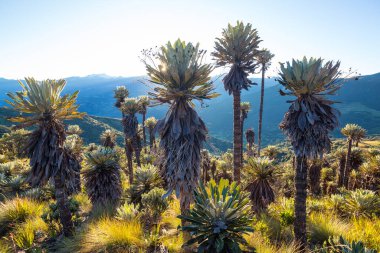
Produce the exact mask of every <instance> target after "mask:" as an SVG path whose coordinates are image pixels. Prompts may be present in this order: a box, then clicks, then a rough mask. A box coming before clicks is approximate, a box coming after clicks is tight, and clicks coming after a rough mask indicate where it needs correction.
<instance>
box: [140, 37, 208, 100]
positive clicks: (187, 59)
mask: <svg viewBox="0 0 380 253" xmlns="http://www.w3.org/2000/svg"><path fill="white" fill-rule="evenodd" d="M204 55H205V51H202V50H199V44H196V45H195V46H194V45H193V44H192V43H187V44H186V43H185V42H184V41H181V40H180V39H178V40H177V41H176V42H175V43H174V44H171V43H170V42H168V43H167V44H166V46H162V47H161V48H160V50H159V52H158V53H157V54H155V55H154V57H155V60H154V59H152V57H151V56H148V55H147V57H148V58H149V59H150V60H151V63H148V62H147V59H146V60H143V62H144V64H145V66H146V70H147V72H148V75H149V78H150V79H149V81H150V82H152V83H155V84H157V85H158V86H157V87H155V88H154V92H150V93H149V95H151V96H152V97H153V99H154V100H156V101H157V102H158V103H169V104H170V103H172V102H173V101H175V100H178V99H183V100H185V101H191V100H192V99H196V100H199V101H202V100H203V99H210V98H213V97H215V96H216V93H213V92H212V90H213V89H214V87H213V85H212V83H211V81H210V80H211V77H210V74H211V72H212V70H213V67H212V65H211V64H204V63H203V60H204V59H203V58H204Z"/></svg>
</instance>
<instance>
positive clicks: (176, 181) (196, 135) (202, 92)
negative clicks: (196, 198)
mask: <svg viewBox="0 0 380 253" xmlns="http://www.w3.org/2000/svg"><path fill="white" fill-rule="evenodd" d="M203 57H204V51H200V50H199V45H198V44H197V45H196V46H193V44H191V43H187V44H186V43H185V42H183V41H181V40H177V41H176V42H175V43H174V44H171V43H170V42H169V43H167V44H166V46H162V47H161V48H160V51H159V52H158V54H157V59H156V60H157V64H153V65H151V64H148V63H147V62H146V61H144V63H145V65H146V69H147V72H148V75H149V77H150V81H151V82H152V83H155V84H157V87H156V88H155V89H154V92H152V93H150V95H151V96H152V97H153V99H154V100H156V101H158V102H159V103H168V104H170V108H169V110H168V112H167V114H166V116H165V118H164V119H162V120H160V121H159V122H158V123H157V126H156V128H157V130H158V131H159V133H160V136H161V142H160V147H161V149H162V150H163V156H162V159H161V165H162V168H163V171H162V173H163V175H164V178H165V179H166V181H167V185H168V188H169V193H170V192H171V191H173V190H175V191H176V193H177V195H181V205H182V207H184V206H187V205H188V204H189V203H190V201H191V198H192V196H191V192H192V191H193V189H194V188H195V187H196V184H197V181H198V179H199V175H200V161H201V155H200V150H201V149H202V147H203V143H204V141H205V140H206V134H207V129H206V125H205V124H204V122H203V121H202V119H201V118H200V117H199V116H198V114H197V112H196V111H195V110H194V109H193V107H192V102H191V100H193V99H195V100H199V101H203V100H204V99H210V98H213V97H215V96H216V94H215V93H212V90H213V86H212V84H211V82H210V73H211V71H212V69H213V68H212V66H211V65H210V64H204V63H203ZM156 66H157V67H156Z"/></svg>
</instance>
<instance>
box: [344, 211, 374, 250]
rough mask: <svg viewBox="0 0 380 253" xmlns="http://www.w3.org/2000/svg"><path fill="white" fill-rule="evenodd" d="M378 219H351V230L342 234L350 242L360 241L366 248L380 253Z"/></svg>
mask: <svg viewBox="0 0 380 253" xmlns="http://www.w3.org/2000/svg"><path fill="white" fill-rule="evenodd" d="M379 231H380V218H379V217H377V218H373V219H368V218H365V217H362V218H359V219H353V220H352V222H351V229H349V230H347V231H345V232H344V233H342V235H343V236H344V237H345V238H347V239H348V240H350V241H354V240H355V241H362V242H363V243H364V245H365V246H366V247H369V248H372V249H375V250H377V251H380V235H379Z"/></svg>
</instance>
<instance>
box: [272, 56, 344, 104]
mask: <svg viewBox="0 0 380 253" xmlns="http://www.w3.org/2000/svg"><path fill="white" fill-rule="evenodd" d="M280 65H281V71H280V73H279V75H280V78H279V79H278V82H279V83H280V84H282V85H283V86H284V87H285V89H286V90H288V91H289V92H283V91H282V92H281V94H282V95H293V96H297V97H299V96H307V95H316V96H318V95H334V94H335V92H336V91H337V90H338V89H339V88H340V87H341V82H338V80H339V78H340V76H341V72H340V71H339V66H340V62H339V61H338V62H336V63H334V62H333V61H328V62H326V63H325V64H323V59H321V58H318V59H317V58H313V57H311V58H310V59H307V58H306V57H304V58H303V59H302V60H294V59H293V61H292V63H290V62H286V64H284V63H281V64H280Z"/></svg>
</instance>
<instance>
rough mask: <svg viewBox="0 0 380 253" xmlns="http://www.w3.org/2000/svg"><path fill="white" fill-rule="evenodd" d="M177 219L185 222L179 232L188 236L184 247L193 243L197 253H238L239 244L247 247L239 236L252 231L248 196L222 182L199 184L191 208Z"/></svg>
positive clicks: (235, 185)
mask: <svg viewBox="0 0 380 253" xmlns="http://www.w3.org/2000/svg"><path fill="white" fill-rule="evenodd" d="M179 218H181V219H182V220H184V221H185V222H186V223H185V224H186V225H185V226H182V227H181V229H182V231H184V232H189V233H190V235H191V236H192V238H191V239H190V240H188V241H187V242H186V243H185V246H187V245H192V244H195V243H197V247H198V249H197V252H215V253H221V252H241V249H240V244H242V245H247V242H246V240H245V239H244V237H243V235H244V234H248V233H249V232H252V231H253V229H252V227H251V226H250V225H251V222H252V213H251V206H250V205H249V197H248V194H247V193H245V192H243V191H241V190H240V187H239V186H238V185H237V184H236V182H232V183H231V184H230V183H229V181H228V180H226V179H221V180H220V181H219V183H218V184H217V183H216V182H215V181H213V180H212V181H210V182H209V183H208V184H207V185H206V186H205V185H204V184H203V183H200V184H199V187H198V188H197V189H196V190H195V191H194V205H193V207H192V208H191V209H190V210H189V212H188V213H187V214H184V215H180V216H179Z"/></svg>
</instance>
